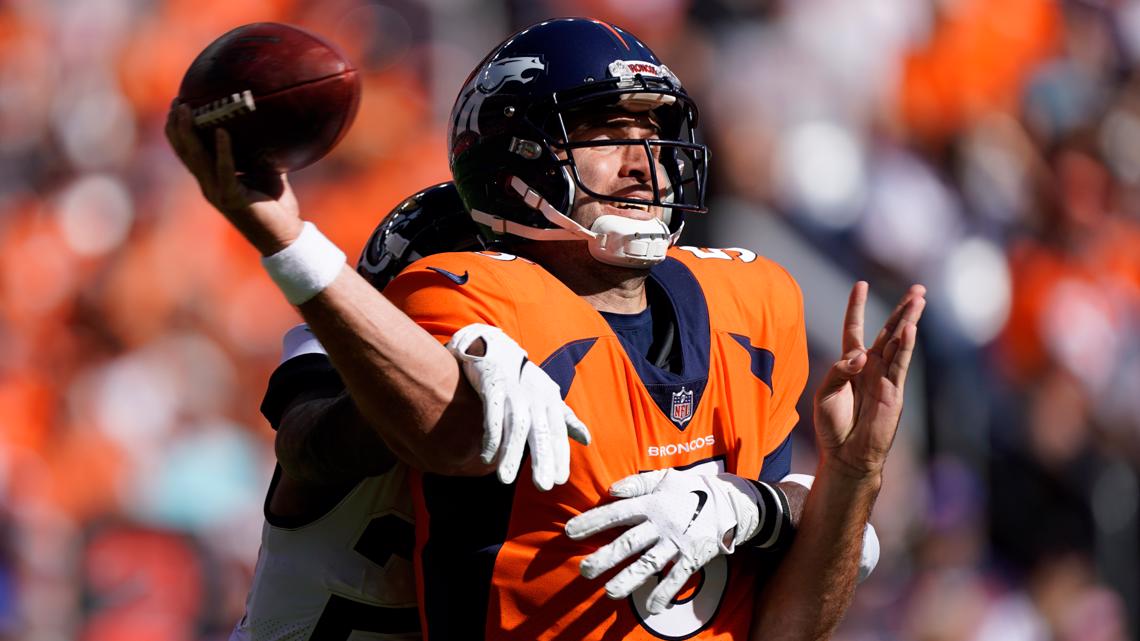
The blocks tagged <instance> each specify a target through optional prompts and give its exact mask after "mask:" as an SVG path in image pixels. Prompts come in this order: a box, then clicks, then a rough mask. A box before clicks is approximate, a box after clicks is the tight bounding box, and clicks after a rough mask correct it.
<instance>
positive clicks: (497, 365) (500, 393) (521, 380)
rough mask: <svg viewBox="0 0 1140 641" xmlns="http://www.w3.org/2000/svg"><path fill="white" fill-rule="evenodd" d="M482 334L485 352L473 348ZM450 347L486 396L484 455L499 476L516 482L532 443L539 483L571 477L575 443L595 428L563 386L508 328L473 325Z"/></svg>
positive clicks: (535, 476)
mask: <svg viewBox="0 0 1140 641" xmlns="http://www.w3.org/2000/svg"><path fill="white" fill-rule="evenodd" d="M479 339H482V340H483V341H484V343H486V350H485V351H484V353H483V355H482V356H473V355H471V354H468V353H467V352H468V349H469V348H470V347H471V344H472V343H474V342H475V341H477V340H479ZM447 349H448V350H449V351H450V352H451V353H452V354H453V355H454V356H455V358H456V359H458V360H459V364H460V367H461V369H462V370H463V375H464V376H466V377H467V381H468V382H469V383H471V386H472V387H474V388H475V391H476V392H477V393H478V394H479V397H480V398H481V399H483V446H482V449H481V451H480V454H479V458H480V459H481V460H482V461H483V462H484V463H487V464H491V463H494V464H495V468H496V471H497V473H498V476H499V480H500V481H502V482H503V483H513V482H514V480H515V477H516V476H517V475H518V471H519V466H521V465H522V458H523V455H524V448H525V446H527V445H529V446H530V462H531V470H532V478H533V480H534V485H535V487H537V488H538V489H540V490H543V491H546V490H549V489H550V488H552V487H554V486H555V485H561V484H562V483H565V482H566V479H568V478H569V477H570V443H569V441H568V440H567V439H568V438H572V439H574V440H575V441H577V442H579V443H581V444H582V445H589V444H590V431H589V430H587V429H586V426H585V425H584V424H583V423H582V421H580V420H578V417H577V416H576V415H575V414H574V410H572V409H570V407H569V406H567V405H566V403H565V402H563V400H562V393H561V390H560V389H559V388H558V384H557V383H555V382H554V381H553V380H552V379H551V378H550V377H549V376H547V374H546V372H544V371H542V368H541V367H539V366H537V365H535V364H534V363H533V362H531V361H530V359H528V358H527V355H526V352H525V351H524V350H523V348H522V347H519V344H518V343H516V342H515V341H514V340H513V339H512V338H511V337H510V336H507V335H506V334H505V333H504V332H503V330H501V329H499V328H498V327H492V326H491V325H484V324H481V323H475V324H472V325H468V326H466V327H464V328H462V329H460V330H459V331H458V332H455V335H454V336H452V337H451V340H450V341H448V343H447Z"/></svg>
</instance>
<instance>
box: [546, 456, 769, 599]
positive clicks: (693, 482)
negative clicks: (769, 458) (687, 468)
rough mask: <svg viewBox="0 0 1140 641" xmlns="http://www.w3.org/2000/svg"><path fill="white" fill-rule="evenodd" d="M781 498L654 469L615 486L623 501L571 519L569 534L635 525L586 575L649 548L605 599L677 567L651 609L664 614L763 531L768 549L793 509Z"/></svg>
mask: <svg viewBox="0 0 1140 641" xmlns="http://www.w3.org/2000/svg"><path fill="white" fill-rule="evenodd" d="M778 493H781V491H780V490H779V489H778V488H775V487H772V486H770V485H767V484H762V483H753V482H752V481H749V480H746V479H743V478H741V477H739V476H736V475H733V474H717V475H711V474H701V473H699V472H682V471H678V470H672V469H669V470H653V471H651V472H643V473H641V474H634V475H633V476H627V477H626V478H624V479H622V480H620V481H618V482H617V483H614V484H613V486H612V487H611V488H610V494H611V495H613V496H616V497H619V498H621V499H622V500H620V501H617V502H615V503H610V504H608V505H603V506H600V507H596V508H593V509H590V510H587V511H586V512H583V513H582V514H579V515H578V516H576V517H574V518H572V519H570V521H569V522H567V523H566V534H567V535H568V536H569V537H570V538H572V539H575V540H578V539H584V538H586V537H589V536H593V535H594V534H597V533H598V532H601V531H603V530H607V529H609V528H612V527H615V526H618V525H632V526H634V527H632V528H630V529H629V530H627V531H626V532H624V533H623V534H622V535H621V536H619V537H618V538H616V539H614V541H613V542H612V543H610V544H608V545H605V546H603V547H601V548H599V549H598V551H596V552H594V553H593V554H591V555H590V556H588V557H586V558H585V559H583V560H582V563H581V565H580V566H579V569H580V571H581V572H582V576H584V577H586V578H587V579H593V578H595V577H597V576H598V575H600V574H603V573H605V572H607V571H609V570H610V569H612V568H613V567H615V566H617V565H618V564H619V563H621V562H622V561H624V560H625V559H627V558H629V557H630V556H632V555H634V554H635V553H637V552H640V551H642V550H644V549H646V548H649V551H648V552H646V553H645V554H643V555H642V556H641V558H639V559H637V560H636V561H634V562H633V563H631V564H630V565H629V566H627V567H626V568H625V569H623V570H622V571H621V572H619V573H618V574H617V576H615V577H614V578H612V579H610V581H609V582H608V583H606V595H607V596H609V597H610V598H611V599H621V598H625V597H626V596H628V595H629V594H630V593H631V592H633V591H634V590H635V589H637V588H638V587H639V586H641V584H643V583H645V581H646V580H648V579H649V577H651V576H653V575H654V574H656V573H658V572H660V571H661V570H662V569H663V568H664V567H665V565H666V564H668V563H669V562H670V561H673V562H674V565H673V568H672V569H671V570H670V571H669V574H668V576H666V577H665V579H664V580H662V581H661V582H660V583H659V584H658V585H657V587H656V588H654V589H653V591H652V592H651V593H650V595H649V602H648V604H647V605H646V607H647V608H648V609H649V612H650V613H652V614H657V613H659V612H661V611H663V610H664V609H665V607H666V606H668V605H669V603H670V602H672V600H673V597H675V596H676V595H677V592H679V591H680V589H681V588H682V587H683V586H684V584H685V581H686V580H687V579H688V578H689V576H690V575H692V574H693V573H694V572H696V571H697V570H699V569H700V568H701V567H703V566H704V565H705V564H706V563H708V562H709V561H711V560H712V559H713V557H715V556H716V555H717V554H731V553H732V552H733V550H734V549H735V548H736V545H737V544H739V543H741V542H743V541H746V540H748V539H750V538H752V537H753V536H756V535H757V534H758V533H760V532H761V530H763V531H764V534H763V537H764V541H762V542H761V545H771V544H772V543H773V542H774V541H776V539H777V538H778V536H779V530H780V528H781V527H782V525H783V522H784V515H783V505H784V504H786V502H787V501H786V499H785V500H784V501H783V503H782V502H781V501H780V497H779V494H778ZM650 546H652V547H650Z"/></svg>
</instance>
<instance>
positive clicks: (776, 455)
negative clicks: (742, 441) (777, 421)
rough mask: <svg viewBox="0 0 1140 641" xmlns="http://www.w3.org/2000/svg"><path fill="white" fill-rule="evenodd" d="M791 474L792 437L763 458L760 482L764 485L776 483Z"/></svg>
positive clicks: (789, 436)
mask: <svg viewBox="0 0 1140 641" xmlns="http://www.w3.org/2000/svg"><path fill="white" fill-rule="evenodd" d="M791 473H792V435H791V434H789V435H788V438H786V439H784V442H783V443H780V445H779V447H777V448H776V449H774V450H772V451H771V452H769V453H768V455H767V456H765V457H764V467H763V468H761V469H760V480H761V481H764V482H765V483H778V482H779V481H780V479H782V478H784V477H785V476H787V475H789V474H791Z"/></svg>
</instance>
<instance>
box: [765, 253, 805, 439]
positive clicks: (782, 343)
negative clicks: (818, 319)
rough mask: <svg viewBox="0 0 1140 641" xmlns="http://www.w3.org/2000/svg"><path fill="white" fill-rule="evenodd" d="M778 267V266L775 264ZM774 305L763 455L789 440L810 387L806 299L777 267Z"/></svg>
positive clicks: (787, 275)
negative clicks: (773, 346)
mask: <svg viewBox="0 0 1140 641" xmlns="http://www.w3.org/2000/svg"><path fill="white" fill-rule="evenodd" d="M773 265H774V266H775V264H774V263H773ZM775 267H776V269H775V270H774V272H775V274H774V279H773V280H775V281H776V282H774V283H773V285H774V286H773V288H772V292H773V296H774V300H773V301H772V304H774V305H776V306H777V309H778V310H779V311H780V313H779V314H778V315H777V316H776V318H778V319H779V320H778V321H777V325H778V326H777V329H776V332H777V335H776V339H777V343H776V349H777V350H778V351H777V352H776V354H775V359H774V360H775V362H774V363H773V368H772V401H773V402H772V405H771V411H770V413H769V417H768V424H769V426H770V429H769V430H768V433H767V434H766V435H765V439H764V452H765V453H766V454H769V453H772V452H773V451H775V450H776V449H777V448H778V447H780V445H781V444H782V443H783V442H784V440H785V439H787V438H788V435H789V434H791V432H792V428H794V427H795V426H796V423H798V422H799V418H800V416H799V412H797V411H796V404H797V403H798V402H799V399H800V396H801V395H802V394H803V391H804V386H806V385H807V377H808V350H807V327H806V326H805V324H804V300H803V293H802V292H801V291H800V286H799V284H797V283H796V281H795V279H794V278H792V276H791V274H789V273H788V272H787V271H786V270H785V269H784V268H782V267H779V266H775Z"/></svg>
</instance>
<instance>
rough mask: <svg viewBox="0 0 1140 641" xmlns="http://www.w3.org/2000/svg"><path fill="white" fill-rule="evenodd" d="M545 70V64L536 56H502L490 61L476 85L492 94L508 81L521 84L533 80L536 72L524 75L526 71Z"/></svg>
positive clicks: (484, 91)
mask: <svg viewBox="0 0 1140 641" xmlns="http://www.w3.org/2000/svg"><path fill="white" fill-rule="evenodd" d="M535 70H537V71H546V65H545V64H543V62H542V60H541V59H540V58H539V57H538V56H520V57H517V58H503V59H502V60H496V61H495V62H493V63H491V64H490V65H489V66H488V67H487V69H486V70H485V71H483V73H482V74H480V77H479V82H478V84H477V85H476V86H477V87H478V88H479V91H481V92H483V93H485V94H493V93H495V92H496V91H498V90H499V89H500V88H502V86H503V85H505V84H507V83H508V82H521V83H523V84H525V83H528V82H530V81H532V80H534V79H535V78H536V77H537V76H538V74H532V75H531V76H529V77H528V76H524V75H523V74H524V73H526V72H528V71H535Z"/></svg>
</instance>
